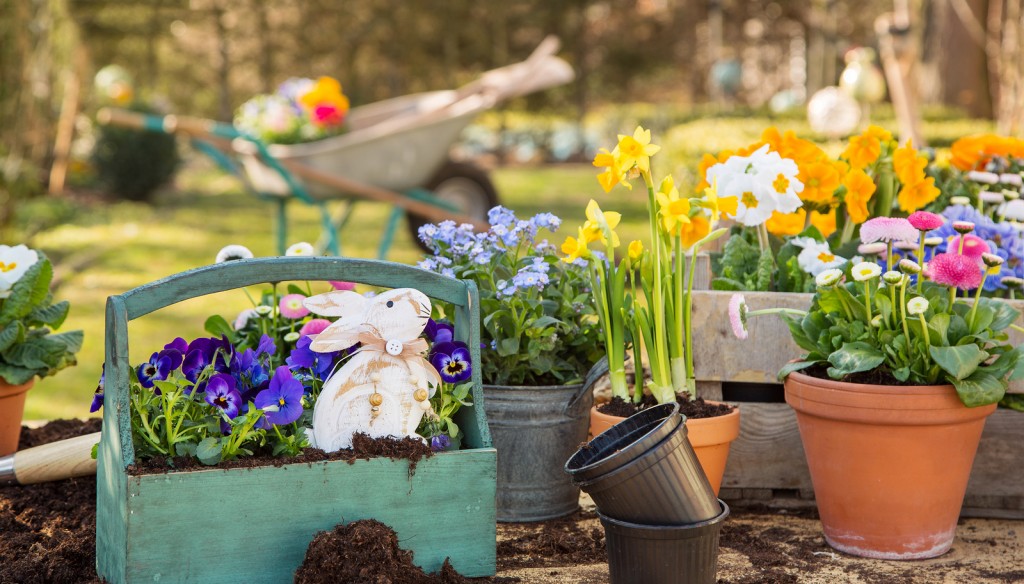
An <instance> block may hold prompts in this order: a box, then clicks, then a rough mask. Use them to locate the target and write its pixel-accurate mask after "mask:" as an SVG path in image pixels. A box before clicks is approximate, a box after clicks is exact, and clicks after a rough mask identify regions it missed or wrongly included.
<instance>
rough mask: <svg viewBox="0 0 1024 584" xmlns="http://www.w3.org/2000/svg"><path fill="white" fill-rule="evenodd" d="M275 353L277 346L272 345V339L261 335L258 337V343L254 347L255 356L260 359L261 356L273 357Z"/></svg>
mask: <svg viewBox="0 0 1024 584" xmlns="http://www.w3.org/2000/svg"><path fill="white" fill-rule="evenodd" d="M276 352H277V345H275V344H274V339H273V338H271V337H270V335H263V336H262V337H260V342H259V344H258V345H256V356H257V357H262V356H263V355H273V354H274V353H276Z"/></svg>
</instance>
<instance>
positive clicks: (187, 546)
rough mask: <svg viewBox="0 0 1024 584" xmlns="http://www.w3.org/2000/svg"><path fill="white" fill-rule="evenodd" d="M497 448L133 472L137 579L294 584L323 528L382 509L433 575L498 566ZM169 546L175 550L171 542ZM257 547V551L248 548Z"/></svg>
mask: <svg viewBox="0 0 1024 584" xmlns="http://www.w3.org/2000/svg"><path fill="white" fill-rule="evenodd" d="M496 472H497V470H496V455H495V451H494V449H482V450H463V451H458V452H452V453H444V454H440V455H437V456H434V457H432V458H428V459H424V460H421V461H420V462H419V464H418V465H417V467H416V470H415V474H413V475H412V476H410V475H409V464H408V462H407V461H392V460H389V459H386V458H376V459H372V460H358V461H356V462H355V463H354V464H348V463H346V462H344V461H333V462H328V463H316V464H291V465H284V466H281V467H260V468H255V469H229V470H218V469H211V470H206V471H195V472H187V473H172V474H163V475H146V476H141V477H129V478H128V507H129V514H130V518H129V520H128V546H129V547H128V557H127V573H128V580H129V581H132V582H143V581H146V582H154V581H160V582H218V583H221V582H249V583H255V582H275V583H276V582H290V581H291V580H292V575H293V572H294V570H295V569H296V568H297V567H298V566H299V564H301V563H302V560H303V558H304V557H305V552H306V547H307V546H308V545H309V542H310V540H312V538H313V536H314V534H315V533H316V532H317V531H321V530H328V529H331V528H333V527H334V526H335V525H336V524H338V523H342V522H344V523H349V522H352V521H355V520H358V519H365V518H373V519H377V520H378V521H381V522H383V523H385V524H387V525H390V526H391V527H393V528H394V529H395V531H396V532H397V534H398V539H399V542H400V545H401V546H402V547H403V548H405V549H408V550H411V551H412V552H413V553H414V554H415V555H414V562H415V563H416V564H417V565H419V566H421V567H422V568H423V569H424V570H426V571H428V572H435V571H437V570H439V569H440V568H441V564H442V563H443V562H444V559H445V558H446V557H450V558H451V563H452V566H453V567H454V568H455V569H456V570H458V571H459V572H460V573H461V574H464V575H466V576H485V575H490V574H494V572H495V541H496V540H495V537H496V535H495V534H496V523H495V507H494V500H495V479H496ZM169 550H171V551H169ZM246 550H248V552H246Z"/></svg>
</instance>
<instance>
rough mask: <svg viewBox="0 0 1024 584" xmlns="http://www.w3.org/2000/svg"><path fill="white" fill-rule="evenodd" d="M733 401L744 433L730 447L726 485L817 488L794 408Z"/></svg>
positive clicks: (732, 486) (726, 469)
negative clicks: (812, 481)
mask: <svg viewBox="0 0 1024 584" xmlns="http://www.w3.org/2000/svg"><path fill="white" fill-rule="evenodd" d="M729 403H731V404H732V405H736V406H739V408H740V436H739V438H737V439H736V441H735V442H733V443H732V446H731V447H730V448H729V461H728V463H727V464H726V467H725V476H724V477H723V478H722V487H723V488H730V489H749V488H757V489H802V490H807V491H810V490H813V488H812V486H811V475H810V472H809V471H808V470H807V461H806V459H805V458H804V447H803V444H802V443H801V442H800V432H799V430H798V429H797V425H796V413H795V412H794V411H793V408H791V407H789V405H788V404H778V403H775V404H768V403H756V402H741V403H740V402H729Z"/></svg>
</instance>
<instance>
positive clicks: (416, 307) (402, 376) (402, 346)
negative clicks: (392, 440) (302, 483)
mask: <svg viewBox="0 0 1024 584" xmlns="http://www.w3.org/2000/svg"><path fill="white" fill-rule="evenodd" d="M303 304H304V305H305V306H306V308H308V309H309V310H310V312H313V313H314V314H319V315H322V316H336V317H339V318H338V320H337V321H335V322H334V323H333V324H331V326H329V327H327V328H326V329H324V331H323V332H321V333H320V334H319V335H317V336H316V337H314V338H313V342H312V343H310V345H309V347H310V349H311V350H313V351H316V352H318V353H330V352H333V351H340V350H342V349H346V348H348V347H351V346H352V345H354V344H356V343H360V344H361V346H360V348H359V350H358V351H357V352H356V354H355V355H354V356H353V357H352V358H351V359H349V360H348V361H347V362H346V363H345V365H344V366H342V368H341V369H339V370H338V371H336V372H335V373H334V374H333V375H331V376H330V377H329V378H328V379H327V380H326V381H325V382H324V388H323V391H321V392H320V397H319V398H317V402H316V406H315V407H314V408H313V432H312V438H313V440H312V442H313V443H314V445H315V446H316V447H317V448H320V449H322V450H324V451H327V452H334V451H335V450H339V449H341V448H348V447H350V446H351V445H352V435H353V434H354V433H356V432H365V433H366V434H369V435H370V436H372V437H375V438H378V437H382V436H395V437H398V438H402V437H406V436H408V437H415V438H419V436H418V435H417V434H416V427H417V426H419V423H420V419H422V418H423V415H424V414H425V413H426V412H427V411H429V410H430V401H429V399H428V398H429V397H430V387H438V386H439V385H440V384H441V376H440V375H439V374H438V372H437V370H436V369H434V367H433V365H431V364H430V363H429V362H428V361H427V360H426V358H425V354H426V352H427V342H426V340H424V339H422V338H420V334H421V333H422V332H423V328H424V327H425V326H426V325H427V319H429V318H430V299H429V298H427V296H426V295H425V294H423V293H422V292H420V291H419V290H414V289H412V288H398V289H395V290H390V291H388V292H384V293H382V294H378V295H377V296H374V297H372V298H366V297H364V296H362V295H360V294H357V293H355V292H350V291H335V292H328V293H326V294H320V295H318V296H312V297H310V298H307V299H306V300H305V301H304V302H303ZM420 439H421V440H422V438H420Z"/></svg>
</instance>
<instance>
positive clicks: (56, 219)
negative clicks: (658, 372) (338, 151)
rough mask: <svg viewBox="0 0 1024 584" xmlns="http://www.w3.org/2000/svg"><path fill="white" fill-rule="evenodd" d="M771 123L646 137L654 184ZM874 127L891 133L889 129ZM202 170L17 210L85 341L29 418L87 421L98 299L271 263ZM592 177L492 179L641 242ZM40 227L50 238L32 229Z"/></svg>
mask: <svg viewBox="0 0 1024 584" xmlns="http://www.w3.org/2000/svg"><path fill="white" fill-rule="evenodd" d="M632 123H633V122H629V124H627V125H631V124H632ZM773 123H777V125H778V126H779V128H780V129H782V130H787V129H793V130H795V131H797V133H798V134H800V135H807V132H808V130H807V125H806V122H802V121H799V120H777V121H773V120H770V119H766V118H744V117H734V118H711V119H699V120H696V121H693V122H688V123H684V124H679V125H677V126H675V127H673V128H672V129H671V130H669V131H668V132H666V133H665V134H664V135H662V136H655V137H654V142H655V143H658V144H662V145H663V146H664V148H665V152H666V154H665V155H659V156H658V157H657V158H656V159H655V161H654V164H655V175H656V176H657V177H659V178H660V177H661V176H662V175H663V174H665V173H668V172H672V173H673V174H674V175H675V176H676V179H677V183H678V184H679V185H680V188H681V190H685V189H688V188H689V186H690V185H692V184H693V182H692V181H693V179H694V176H693V173H694V172H695V170H696V166H697V161H698V160H699V158H700V155H701V154H702V153H703V152H707V151H717V150H720V149H724V148H736V147H739V146H743V145H745V144H748V143H750V142H752V141H754V140H756V139H757V138H758V136H760V134H761V132H762V130H763V129H764V128H765V127H767V126H769V125H772V124H773ZM880 123H882V124H883V125H886V126H887V127H891V128H892V129H895V128H894V126H895V124H893V123H891V120H888V121H887V122H886V121H880ZM623 124H625V122H623ZM990 127H991V124H990V123H989V122H980V123H979V122H975V121H971V120H962V119H952V120H948V119H938V120H933V121H930V122H927V123H926V125H925V133H926V135H928V136H929V137H930V138H931V139H934V140H938V141H940V142H942V141H943V140H944V139H946V138H947V137H950V136H959V135H963V134H967V133H971V132H980V131H986V130H989V129H990ZM622 131H625V130H622ZM946 143H948V140H947V141H946ZM612 145H613V144H611V143H609V144H608V146H609V147H610V146H612ZM823 146H824V147H826V148H827V149H828V150H829V151H830V152H833V153H838V151H840V150H841V145H840V144H839V143H838V142H832V143H823ZM193 158H198V157H193ZM204 160H205V159H199V160H193V161H192V162H191V163H190V164H189V165H188V166H187V167H186V168H185V169H183V170H182V171H181V172H180V173H179V176H178V179H177V183H176V185H175V187H174V188H171V189H167V190H165V191H164V192H162V193H161V194H160V195H159V196H158V197H157V198H156V200H155V202H154V204H152V205H142V204H133V203H113V204H112V203H105V202H79V201H72V202H68V201H62V200H53V199H49V200H45V201H41V202H34V203H31V204H30V205H28V206H27V207H26V208H23V209H20V210H19V220H18V224H19V226H21V228H22V230H23V231H27V232H31V233H33V235H32V236H31V237H30V238H28V240H27V243H28V244H29V245H31V246H34V247H37V248H39V249H42V250H43V251H44V252H46V253H47V254H48V255H50V257H51V258H52V259H53V260H54V263H55V266H56V270H57V274H58V279H59V283H60V284H59V288H58V291H57V298H58V299H67V300H70V301H71V303H72V310H71V314H70V316H69V318H68V321H67V324H66V325H65V327H64V328H65V329H66V330H72V329H76V328H77V329H82V330H84V331H85V344H84V346H83V348H82V352H81V353H80V356H79V364H78V366H77V367H74V368H71V369H69V370H66V371H63V372H61V373H60V374H58V375H57V376H55V377H53V378H48V379H44V380H42V381H40V382H38V383H37V384H36V387H35V388H34V389H33V390H32V391H31V392H30V393H29V398H28V404H27V406H26V418H27V419H49V418H57V417H68V416H86V415H88V407H89V403H90V401H91V395H92V392H93V390H94V388H95V387H96V382H97V380H98V379H99V376H100V371H101V366H102V363H103V334H104V305H105V301H106V298H107V296H110V295H113V294H119V293H122V292H125V291H127V290H130V289H132V288H134V287H136V286H139V285H142V284H146V283H149V282H152V281H155V280H158V279H160V278H163V277H166V276H169V275H171V274H175V273H178V272H181V271H184V270H188V269H192V268H196V267H199V266H203V265H207V264H210V263H212V262H213V260H214V257H215V255H216V253H217V251H218V250H220V248H221V247H223V246H225V245H228V244H232V243H240V244H243V245H246V246H248V247H249V248H250V249H252V251H253V252H254V253H255V254H256V255H257V256H267V255H271V254H272V253H274V243H273V231H272V219H271V216H272V211H273V209H272V207H271V205H270V204H268V203H266V202H264V201H261V200H259V199H257V198H255V197H253V196H251V195H249V194H247V193H246V192H245V191H244V190H243V189H242V187H241V185H240V183H239V182H238V181H237V180H236V179H234V178H233V177H231V176H228V175H224V174H221V173H219V172H217V171H214V170H211V169H210V168H209V165H208V164H207V163H205V162H204ZM596 172H597V169H594V168H593V167H592V166H590V165H586V164H582V165H557V166H530V167H514V168H499V169H497V170H495V171H493V172H492V173H491V177H492V180H493V181H494V182H495V184H496V186H497V188H498V192H499V195H500V197H501V200H502V202H503V204H505V205H506V206H508V207H510V208H512V209H514V210H515V211H517V212H518V213H519V214H520V215H528V214H533V213H537V212H542V211H548V212H552V213H555V214H556V215H558V216H559V217H561V218H562V219H563V220H564V222H565V227H563V230H562V233H559V234H557V235H556V236H555V237H554V239H555V243H559V244H560V243H561V241H562V239H563V238H564V237H565V235H566V234H569V233H575V226H576V225H578V224H580V223H581V222H582V221H583V220H584V208H585V207H586V204H587V201H588V200H589V199H591V198H594V199H596V200H597V201H598V202H599V203H600V204H601V206H602V208H604V209H605V210H614V211H619V212H621V213H622V215H623V221H622V224H621V225H620V227H619V229H618V231H619V234H620V237H621V239H622V241H623V242H624V243H628V242H629V241H630V240H633V239H642V240H644V241H646V240H647V239H648V238H647V235H646V234H647V211H646V205H647V196H646V192H645V191H644V190H643V188H642V185H638V186H636V187H634V189H633V190H632V191H628V190H626V189H624V188H621V187H620V188H616V189H615V190H613V191H612V192H611V193H608V194H605V193H604V192H603V191H602V190H601V188H600V186H599V185H598V183H597V180H596V178H595V175H596ZM635 182H638V181H635ZM388 211H389V209H388V207H386V206H384V205H379V204H371V203H366V204H361V205H359V206H358V207H357V210H356V212H355V215H354V217H353V218H352V220H351V221H350V223H349V226H348V227H347V228H346V232H345V233H344V234H343V238H342V245H343V251H344V253H345V255H347V256H350V257H362V258H368V257H375V256H376V253H377V246H378V244H379V241H380V235H381V232H382V230H383V226H384V224H385V222H386V220H387V216H388ZM41 225H49V227H45V228H42V229H40V227H39V226H41ZM289 227H290V238H289V239H290V240H291V242H296V241H310V242H314V241H316V239H317V237H318V236H319V218H318V215H317V213H316V212H315V211H314V210H313V209H310V208H307V207H303V206H302V205H294V206H293V207H292V214H291V221H290V225H289ZM570 230H571V231H570ZM420 257H422V256H421V252H420V251H419V248H417V247H416V246H415V245H414V243H413V240H412V238H411V237H410V236H409V234H408V233H407V230H406V229H405V226H404V225H403V226H402V228H401V229H400V230H399V232H398V234H397V237H396V239H395V242H394V246H393V247H392V251H391V254H390V256H389V259H391V260H393V261H397V262H404V263H412V262H415V261H416V260H418V259H420ZM248 306H249V302H248V300H247V298H246V295H245V294H244V293H242V292H241V291H231V292H225V293H222V294H218V295H215V296H209V297H203V298H197V299H194V300H192V301H189V302H185V303H182V304H180V305H176V306H174V307H171V308H168V309H165V310H162V311H159V312H157V313H154V314H151V315H148V316H146V317H143V318H141V319H138V320H137V321H133V322H132V323H131V325H130V327H129V330H130V334H131V340H130V341H131V342H130V350H131V360H132V362H133V363H139V362H141V361H145V360H146V359H147V358H148V357H149V355H150V353H152V352H153V351H155V350H159V349H160V348H162V347H163V345H164V344H165V343H166V342H168V341H170V340H171V339H173V338H174V337H175V336H182V337H185V338H186V339H190V338H193V337H195V336H198V335H200V334H202V333H203V331H202V325H203V322H204V320H205V319H206V317H207V316H209V315H211V314H221V315H223V316H225V317H226V318H228V319H229V320H232V319H233V318H234V316H235V315H236V314H237V313H238V312H239V311H240V310H242V309H243V308H246V307H248Z"/></svg>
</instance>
